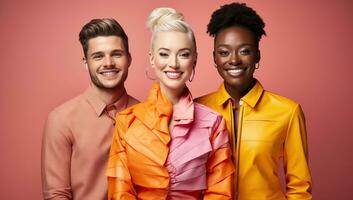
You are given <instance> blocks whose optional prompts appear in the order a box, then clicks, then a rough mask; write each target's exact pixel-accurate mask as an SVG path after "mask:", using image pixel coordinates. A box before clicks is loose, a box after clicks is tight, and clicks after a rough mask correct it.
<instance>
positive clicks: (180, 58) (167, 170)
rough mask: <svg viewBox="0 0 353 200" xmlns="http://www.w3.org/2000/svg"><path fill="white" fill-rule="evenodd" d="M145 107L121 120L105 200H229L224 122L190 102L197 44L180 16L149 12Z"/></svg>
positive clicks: (169, 10) (164, 11) (123, 114)
mask: <svg viewBox="0 0 353 200" xmlns="http://www.w3.org/2000/svg"><path fill="white" fill-rule="evenodd" d="M147 26H148V28H149V29H150V30H151V32H152V39H151V50H150V63H151V67H152V68H153V70H154V72H155V75H156V77H157V78H156V79H157V80H158V82H157V83H155V84H153V85H152V88H151V90H150V92H149V96H148V98H147V100H146V101H144V102H142V103H140V104H137V105H135V106H132V107H130V108H128V109H126V110H125V111H123V112H121V113H119V114H118V116H117V119H116V128H115V133H114V138H113V143H112V147H111V151H110V158H109V164H108V170H107V176H108V180H109V190H108V195H109V197H108V198H109V199H153V200H155V199H231V198H232V197H231V188H232V177H233V172H234V168H233V164H232V161H231V150H230V148H229V145H228V133H227V131H226V128H225V127H226V124H225V121H224V119H223V118H222V117H221V116H220V115H219V114H217V113H215V112H214V111H212V110H210V109H209V108H207V107H205V106H203V105H201V104H198V103H195V102H193V100H192V96H191V94H190V91H189V90H188V88H187V86H186V82H187V81H188V80H189V81H190V82H191V81H192V79H193V76H194V74H195V66H196V59H197V51H196V43H195V38H194V34H193V32H192V30H191V28H190V26H189V25H188V24H187V23H186V22H185V21H184V20H183V15H182V14H181V13H179V12H177V11H176V10H174V9H172V8H157V9H155V10H153V11H152V13H151V14H150V16H149V18H148V20H147Z"/></svg>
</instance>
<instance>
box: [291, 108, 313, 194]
mask: <svg viewBox="0 0 353 200" xmlns="http://www.w3.org/2000/svg"><path fill="white" fill-rule="evenodd" d="M284 149H285V152H284V168H285V175H286V191H287V192H286V196H287V199H289V200H290V199H293V200H294V199H303V200H304V199H305V200H309V199H312V195H311V187H312V182H311V176H310V170H309V165H308V145H307V135H306V127H305V119H304V114H303V111H302V109H301V107H300V105H297V106H296V107H295V109H294V111H293V113H292V117H291V119H290V121H289V124H288V130H287V138H286V141H285V146H284Z"/></svg>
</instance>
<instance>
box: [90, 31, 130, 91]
mask: <svg viewBox="0 0 353 200" xmlns="http://www.w3.org/2000/svg"><path fill="white" fill-rule="evenodd" d="M84 62H85V64H86V67H87V69H88V72H89V75H90V77H91V81H92V83H93V84H94V85H95V86H97V87H98V88H101V89H115V88H119V87H124V81H125V80H126V78H127V74H128V68H129V66H130V64H131V57H130V54H129V52H127V51H126V49H125V47H124V44H123V41H122V39H121V38H120V37H118V36H98V37H95V38H92V39H90V40H88V50H87V57H86V58H85V59H84Z"/></svg>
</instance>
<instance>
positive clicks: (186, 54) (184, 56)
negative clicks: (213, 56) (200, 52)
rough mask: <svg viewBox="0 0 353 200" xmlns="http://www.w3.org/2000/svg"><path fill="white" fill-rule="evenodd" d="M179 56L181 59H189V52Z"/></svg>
mask: <svg viewBox="0 0 353 200" xmlns="http://www.w3.org/2000/svg"><path fill="white" fill-rule="evenodd" d="M180 56H181V57H182V58H189V57H190V53H189V52H184V53H181V54H180Z"/></svg>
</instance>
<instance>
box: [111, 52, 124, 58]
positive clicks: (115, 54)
mask: <svg viewBox="0 0 353 200" xmlns="http://www.w3.org/2000/svg"><path fill="white" fill-rule="evenodd" d="M112 56H113V57H116V58H120V57H121V56H123V53H121V52H116V53H113V54H112Z"/></svg>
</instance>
